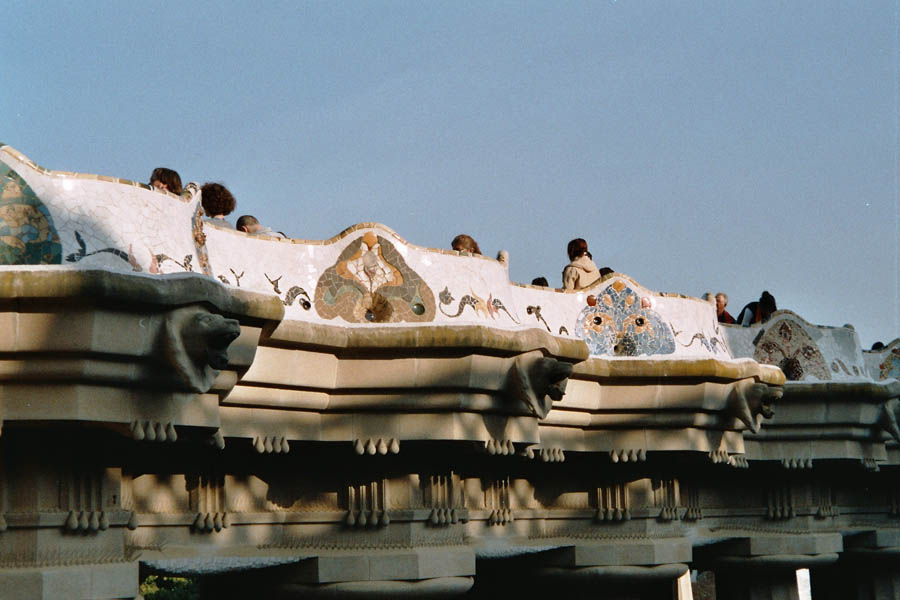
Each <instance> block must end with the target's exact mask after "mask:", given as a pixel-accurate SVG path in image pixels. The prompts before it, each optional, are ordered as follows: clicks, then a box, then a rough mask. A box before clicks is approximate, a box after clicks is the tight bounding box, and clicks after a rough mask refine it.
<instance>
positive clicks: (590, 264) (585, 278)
mask: <svg viewBox="0 0 900 600" xmlns="http://www.w3.org/2000/svg"><path fill="white" fill-rule="evenodd" d="M568 252H569V261H570V262H569V264H568V265H566V268H565V269H563V273H562V280H563V289H567V290H580V289H582V288H586V287H588V286H590V285H591V284H593V283H595V282H597V281H598V280H599V279H600V277H601V275H600V269H598V268H597V265H595V264H594V261H593V260H592V257H591V253H590V252H588V245H587V242H586V241H584V240H583V239H582V238H575V239H574V240H572V241H571V242H569V246H568Z"/></svg>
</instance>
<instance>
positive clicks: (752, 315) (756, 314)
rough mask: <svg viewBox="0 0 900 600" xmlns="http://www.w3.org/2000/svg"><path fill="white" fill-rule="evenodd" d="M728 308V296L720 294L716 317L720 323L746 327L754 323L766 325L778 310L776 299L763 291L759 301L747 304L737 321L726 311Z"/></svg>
mask: <svg viewBox="0 0 900 600" xmlns="http://www.w3.org/2000/svg"><path fill="white" fill-rule="evenodd" d="M726 306H728V294H726V293H725V292H719V293H718V294H716V317H717V318H718V319H719V323H729V324H732V325H733V324H737V325H743V326H744V327H749V326H750V325H753V324H754V323H765V322H766V321H768V320H769V317H771V316H772V313H773V312H775V311H776V310H778V306H777V305H776V304H775V297H774V296H773V295H772V294H770V293H769V292H768V291H763V293H762V295H760V297H759V300H756V301H754V302H749V303H747V305H746V306H744V308H742V309H741V312H739V313H738V318H737V319H735V318H734V317H732V316H731V315H730V314H729V313H728V311H727V310H725V307H726Z"/></svg>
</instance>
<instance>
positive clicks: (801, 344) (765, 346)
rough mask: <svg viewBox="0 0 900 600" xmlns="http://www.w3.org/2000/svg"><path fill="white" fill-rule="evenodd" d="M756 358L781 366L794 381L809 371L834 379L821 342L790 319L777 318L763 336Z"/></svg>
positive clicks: (758, 342) (760, 338)
mask: <svg viewBox="0 0 900 600" xmlns="http://www.w3.org/2000/svg"><path fill="white" fill-rule="evenodd" d="M753 358H754V359H756V360H757V361H759V362H761V363H764V364H767V365H775V366H777V367H780V368H781V370H782V371H784V375H785V377H787V378H788V380H790V381H798V380H800V379H803V378H804V377H806V376H807V375H812V376H813V377H817V378H819V379H823V380H827V379H831V372H830V371H829V370H828V364H827V363H826V362H825V358H824V357H823V356H822V352H820V351H819V347H818V345H817V344H816V343H815V342H814V341H813V340H812V338H811V337H809V334H808V333H806V332H805V331H804V330H803V327H801V326H800V325H799V324H798V323H795V322H794V321H789V320H787V319H782V320H781V321H776V322H775V323H773V324H772V325H771V326H770V327H769V328H768V329H767V330H766V331H765V332H764V333H763V334H762V335H761V336H760V337H759V339H758V341H757V342H756V352H754V353H753Z"/></svg>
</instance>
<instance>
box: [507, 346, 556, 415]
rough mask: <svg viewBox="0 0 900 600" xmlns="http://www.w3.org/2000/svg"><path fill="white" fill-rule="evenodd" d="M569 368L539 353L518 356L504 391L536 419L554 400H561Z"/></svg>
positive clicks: (547, 411)
mask: <svg viewBox="0 0 900 600" xmlns="http://www.w3.org/2000/svg"><path fill="white" fill-rule="evenodd" d="M571 374H572V365H571V364H570V363H566V362H562V361H560V360H557V359H555V358H549V357H545V356H543V354H541V352H539V351H535V352H529V353H528V354H524V355H521V356H517V357H516V358H515V360H514V361H513V365H512V368H510V371H509V377H508V380H507V385H506V390H507V392H508V393H510V394H511V395H512V396H513V397H514V398H516V399H517V400H519V401H520V402H522V403H523V404H524V405H525V406H526V407H528V410H529V411H530V412H531V413H532V414H533V415H535V416H537V417H538V418H539V419H543V418H544V417H546V416H547V413H549V412H550V408H551V406H552V404H553V401H554V400H562V397H563V395H565V393H566V384H567V383H568V381H569V376H570V375H571Z"/></svg>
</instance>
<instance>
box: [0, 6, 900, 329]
mask: <svg viewBox="0 0 900 600" xmlns="http://www.w3.org/2000/svg"><path fill="white" fill-rule="evenodd" d="M7 12H10V11H7ZM11 14H12V15H14V18H12V19H11V20H10V22H8V23H7V27H5V28H4V29H5V34H4V50H3V52H2V53H0V81H2V86H0V110H2V115H3V117H4V118H3V128H2V131H0V140H2V141H3V142H5V143H7V144H10V145H12V146H14V147H15V148H17V149H18V150H20V151H21V152H23V153H25V154H26V155H27V156H29V157H30V158H31V159H32V160H34V161H35V162H37V163H39V164H41V165H43V166H45V167H47V168H51V169H61V170H71V171H81V172H88V173H101V174H106V175H115V176H118V177H125V178H129V179H136V180H139V181H146V180H147V178H148V176H149V174H150V171H151V170H152V169H153V168H154V167H156V166H169V167H172V168H175V169H177V170H178V171H179V172H180V173H181V175H182V177H183V179H184V180H186V181H189V180H193V181H199V182H203V181H208V180H215V181H221V182H223V183H225V184H226V185H227V186H228V187H229V188H230V189H232V191H233V192H234V193H235V196H236V197H237V199H238V209H237V213H238V214H245V213H251V214H255V215H257V216H258V217H259V218H260V220H261V221H263V222H264V223H265V224H267V225H271V226H273V227H274V228H275V229H280V230H283V231H285V232H286V233H287V234H288V235H291V236H292V237H299V238H306V239H322V238H328V237H331V236H333V235H335V234H337V233H338V232H340V231H341V230H343V229H344V228H345V227H348V226H350V225H352V224H354V223H357V222H361V221H379V222H382V223H384V224H386V225H388V226H390V227H391V228H393V229H394V230H395V231H397V232H398V233H399V234H400V235H401V236H402V237H404V238H405V239H406V240H408V241H409V242H412V243H415V244H419V245H424V246H432V247H447V246H448V245H449V242H450V240H451V239H452V238H453V236H455V235H456V234H457V233H461V232H466V233H469V234H471V235H472V236H473V237H475V238H476V239H477V240H478V242H479V244H480V245H481V248H482V250H483V251H484V252H485V253H486V254H491V255H493V254H495V253H496V252H497V250H499V249H501V248H503V249H506V250H508V251H509V252H510V255H511V267H510V275H511V277H512V279H513V280H514V281H522V282H526V283H527V282H530V281H531V279H532V278H533V277H536V276H540V275H543V276H546V277H547V278H548V279H549V280H550V281H551V283H552V284H554V285H559V281H560V272H561V270H562V268H563V266H564V265H565V263H566V255H565V246H566V242H567V241H568V240H569V239H571V238H573V237H584V238H586V239H587V240H588V242H589V244H590V248H591V251H592V253H593V255H594V257H595V261H596V262H597V263H598V265H600V266H604V265H608V266H610V267H613V268H614V269H616V270H618V271H620V272H624V273H627V274H629V275H631V276H632V277H634V278H635V279H636V280H637V281H639V282H640V283H642V284H643V285H645V286H647V287H649V288H651V289H655V290H658V291H664V292H679V293H684V294H689V295H694V296H699V295H701V294H702V293H703V292H705V291H712V292H716V291H720V290H722V291H725V292H727V293H728V294H729V295H730V297H731V304H730V305H729V309H730V310H731V311H732V312H733V313H735V314H736V313H737V311H739V310H740V308H741V306H742V305H743V304H745V303H746V302H749V301H751V300H754V299H756V298H758V296H759V294H760V292H761V291H762V290H763V289H767V290H769V291H770V292H771V293H772V294H773V295H774V296H775V297H776V298H777V300H778V306H779V307H780V308H789V309H792V310H794V311H796V312H797V313H799V314H800V315H801V316H803V317H804V318H806V319H807V320H809V321H812V322H814V323H819V324H826V325H842V324H844V323H852V324H854V326H855V327H856V328H857V331H858V332H859V333H860V337H861V340H862V343H863V345H864V346H865V347H868V346H869V345H871V343H872V342H874V341H875V340H882V341H884V342H888V341H890V340H892V339H894V338H895V337H898V336H900V194H898V187H900V184H898V169H900V166H898V147H900V125H898V119H900V115H898V112H900V108H898V107H900V84H898V78H900V42H898V31H900V0H893V1H872V2H865V3H863V2H830V1H823V2H819V1H817V2H755V1H748V2H721V1H716V2H693V1H685V2H647V1H641V2H637V1H629V0H618V1H616V2H610V1H607V2H601V1H598V2H572V3H566V2H529V1H516V2H489V3H488V2H428V3H423V2H412V1H410V2H390V1H385V2H367V1H352V2H351V1H349V0H348V1H340V2H338V1H332V2H266V1H262V2H259V3H237V2H196V3H188V6H185V7H180V6H176V5H175V4H174V3H168V2H141V3H140V4H139V5H137V4H134V5H132V3H122V2H112V1H110V2H92V1H90V0H89V1H87V2H83V3H71V2H66V3H63V2H39V3H38V2H32V3H18V4H17V6H16V7H15V10H12V11H11Z"/></svg>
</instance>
